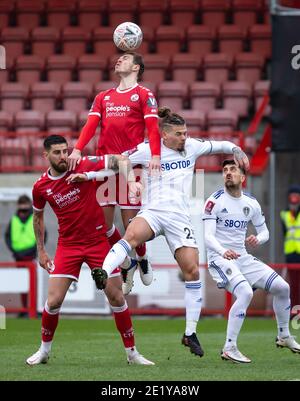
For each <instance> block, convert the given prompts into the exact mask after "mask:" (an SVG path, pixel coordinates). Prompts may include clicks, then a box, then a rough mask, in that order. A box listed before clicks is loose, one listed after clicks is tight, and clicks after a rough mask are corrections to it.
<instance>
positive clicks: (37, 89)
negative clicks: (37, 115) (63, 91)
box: [31, 82, 60, 113]
mask: <svg viewBox="0 0 300 401" xmlns="http://www.w3.org/2000/svg"><path fill="white" fill-rule="evenodd" d="M59 93H60V85H59V84H57V83H56V82H36V83H34V84H33V85H32V86H31V108H32V109H33V110H38V111H40V112H43V113H48V112H49V111H51V110H55V109H56V100H57V98H58V96H59Z"/></svg>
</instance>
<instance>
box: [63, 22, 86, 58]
mask: <svg viewBox="0 0 300 401" xmlns="http://www.w3.org/2000/svg"><path fill="white" fill-rule="evenodd" d="M89 39H90V33H89V32H86V31H85V30H84V29H83V28H80V27H77V26H68V27H66V28H65V29H63V30H62V52H63V54H66V55H69V56H72V57H80V56H82V55H83V54H85V53H86V46H87V42H88V40H89Z"/></svg>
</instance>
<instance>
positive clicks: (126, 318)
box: [112, 303, 135, 348]
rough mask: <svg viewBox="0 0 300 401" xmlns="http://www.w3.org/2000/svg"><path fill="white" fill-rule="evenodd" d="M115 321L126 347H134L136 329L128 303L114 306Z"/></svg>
mask: <svg viewBox="0 0 300 401" xmlns="http://www.w3.org/2000/svg"><path fill="white" fill-rule="evenodd" d="M112 310H113V312H114V317H115V322H116V326H117V329H118V330H119V333H120V334H121V337H122V341H123V344H124V347H125V348H133V347H134V344H135V342H134V331H133V327H132V322H131V317H130V313H129V309H128V306H127V303H125V304H124V305H123V306H121V307H116V306H112Z"/></svg>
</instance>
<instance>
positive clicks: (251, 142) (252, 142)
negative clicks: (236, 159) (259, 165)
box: [244, 136, 257, 155]
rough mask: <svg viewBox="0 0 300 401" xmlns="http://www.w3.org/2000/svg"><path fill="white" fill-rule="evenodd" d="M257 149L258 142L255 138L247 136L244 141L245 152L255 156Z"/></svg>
mask: <svg viewBox="0 0 300 401" xmlns="http://www.w3.org/2000/svg"><path fill="white" fill-rule="evenodd" d="M256 148H257V141H256V138H255V136H246V137H245V140H244V151H245V152H246V153H247V154H250V155H253V154H254V153H255V151H256Z"/></svg>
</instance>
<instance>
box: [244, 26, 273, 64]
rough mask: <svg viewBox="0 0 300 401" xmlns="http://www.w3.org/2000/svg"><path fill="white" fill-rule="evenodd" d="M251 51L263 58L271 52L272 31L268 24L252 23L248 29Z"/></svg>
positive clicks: (268, 56)
mask: <svg viewBox="0 0 300 401" xmlns="http://www.w3.org/2000/svg"><path fill="white" fill-rule="evenodd" d="M249 37H250V47H251V51H252V52H253V53H255V54H259V55H260V56H262V57H263V58H264V59H270V58H271V54H272V39H271V38H272V32H271V26H270V25H253V26H252V27H251V28H250V31H249Z"/></svg>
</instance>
